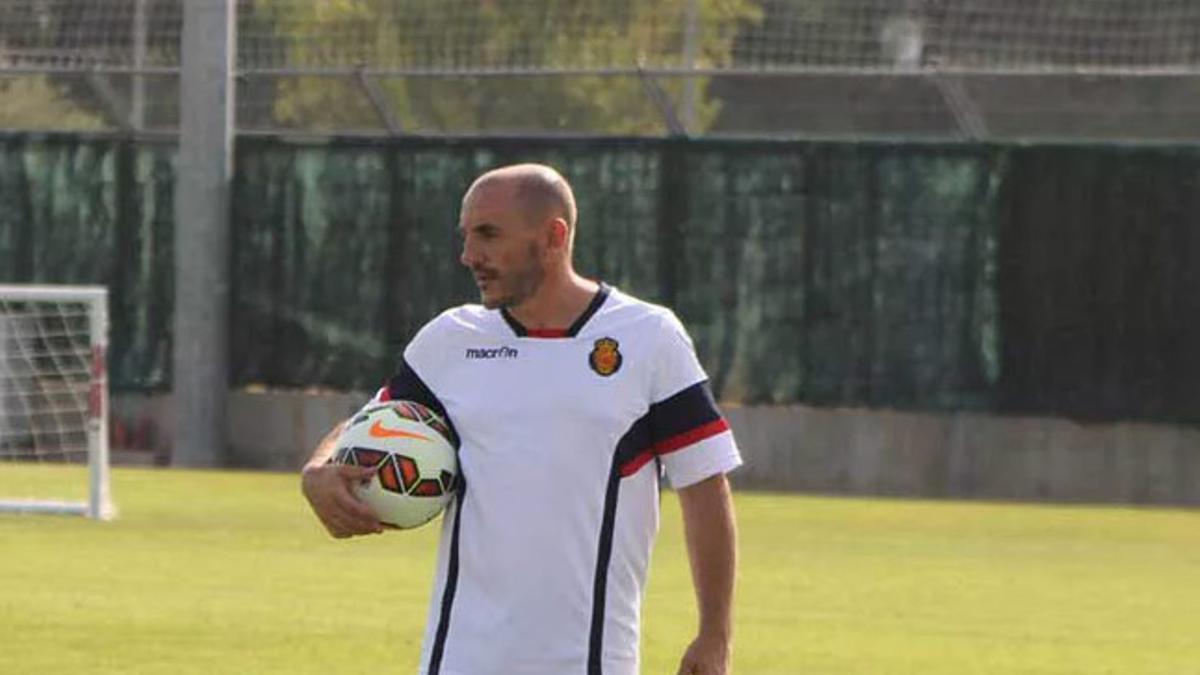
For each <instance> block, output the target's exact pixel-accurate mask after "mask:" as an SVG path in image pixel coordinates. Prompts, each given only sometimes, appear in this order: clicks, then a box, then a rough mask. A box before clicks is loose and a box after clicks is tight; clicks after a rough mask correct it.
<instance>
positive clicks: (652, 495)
mask: <svg viewBox="0 0 1200 675" xmlns="http://www.w3.org/2000/svg"><path fill="white" fill-rule="evenodd" d="M575 220H576V207H575V199H574V196H573V195H572V193H571V188H570V186H569V185H568V184H567V182H566V180H564V179H563V178H562V176H560V175H559V174H558V173H557V172H556V171H554V170H553V169H551V168H549V167H546V166H541V165H531V164H522V165H515V166H508V167H504V168H501V169H497V170H494V171H491V172H488V173H486V174H484V175H483V176H481V177H479V179H477V180H476V181H475V183H474V184H473V185H472V186H471V188H470V189H469V190H468V191H467V194H466V196H465V197H464V198H463V205H462V213H461V217H460V223H459V229H460V230H461V234H462V236H463V250H462V257H461V262H462V264H463V265H465V266H466V267H468V268H470V270H471V273H472V274H473V275H474V277H475V282H476V284H477V285H478V286H479V292H480V296H481V299H482V307H481V306H479V305H466V306H463V307H458V308H454V309H451V310H448V311H447V312H445V313H443V314H442V315H441V316H439V317H437V318H435V319H434V320H433V321H431V322H429V323H428V324H426V325H425V327H423V328H422V329H421V330H420V331H419V332H418V334H417V335H416V337H414V338H413V340H412V342H410V343H409V345H408V346H407V347H406V349H405V350H404V356H403V359H402V360H401V363H400V366H399V368H398V372H397V373H396V375H394V376H393V377H392V378H391V379H390V380H389V381H388V384H387V386H385V387H384V388H383V389H381V390H380V392H379V393H378V394H377V395H376V397H375V399H374V401H386V400H400V399H407V400H416V401H419V402H421V403H424V404H425V405H427V406H429V407H431V408H433V409H434V410H437V411H438V412H440V413H441V414H442V415H443V416H444V417H446V418H447V419H448V420H449V422H450V424H451V425H452V426H453V428H454V431H455V433H456V435H457V437H458V439H459V464H460V471H461V474H462V478H463V481H462V485H461V487H460V490H459V493H458V495H457V497H456V500H455V502H454V503H452V505H451V506H450V508H448V509H447V511H446V514H445V516H444V518H443V524H442V538H441V545H440V549H439V552H438V566H437V573H436V579H435V586H434V594H433V599H432V602H431V607H430V610H429V623H428V626H427V628H426V634H425V641H424V647H423V650H422V656H421V672H422V673H424V674H426V675H568V674H576V673H578V674H580V675H583V674H585V673H586V675H600V674H603V675H634V674H635V673H637V672H638V669H639V656H638V643H639V624H640V603H641V596H642V589H643V586H644V583H645V579H646V571H647V567H648V564H649V557H650V550H651V547H652V543H653V538H654V535H655V533H656V532H657V529H658V487H659V480H660V476H661V475H662V474H663V473H665V475H666V477H667V479H668V480H670V482H671V483H672V485H673V486H674V487H675V488H676V489H677V490H678V492H679V499H680V503H681V505H682V509H683V517H684V528H685V532H686V537H687V544H688V554H689V559H690V562H691V568H692V578H693V582H694V585H695V590H696V595H697V600H698V605H699V614H700V626H699V631H698V634H697V636H696V638H695V640H694V641H693V642H692V643H691V645H690V646H688V648H687V650H686V652H685V653H684V655H683V658H682V660H681V663H680V667H679V673H684V674H688V675H691V674H697V675H726V674H727V673H729V672H730V650H731V633H732V603H733V584H734V577H735V572H736V533H735V523H734V515H733V506H732V500H731V499H730V495H729V486H728V483H727V481H726V478H725V474H726V472H728V471H730V470H732V469H734V468H736V467H737V466H738V465H739V464H740V463H741V459H740V457H739V454H738V450H737V446H736V445H735V443H734V441H733V437H732V434H731V433H730V432H729V427H728V425H727V424H726V423H725V420H724V419H723V418H722V417H721V415H720V413H719V411H718V410H717V408H716V405H715V403H714V402H713V399H712V395H711V393H710V391H709V388H708V383H707V379H706V377H705V375H704V372H703V370H702V369H701V367H700V364H699V363H698V362H697V360H696V356H695V352H694V350H693V348H692V344H691V340H690V338H689V337H688V336H687V333H686V331H685V330H684V328H683V326H682V325H681V324H680V323H679V320H678V319H676V318H675V315H674V314H672V313H671V312H670V311H669V310H667V309H664V308H662V307H657V306H654V305H651V304H649V303H645V302H642V301H640V300H637V299H635V298H633V297H630V296H628V295H626V294H624V293H622V292H620V291H618V290H617V289H614V288H610V287H608V286H606V285H604V284H601V283H596V282H594V281H590V280H587V279H585V278H583V277H581V276H579V275H578V274H577V273H576V272H575V269H574V266H573V264H572V260H571V258H572V256H571V253H572V246H573V242H574V236H575ZM339 431H340V428H339V429H335V430H334V431H332V432H331V433H330V435H329V436H327V437H326V438H325V440H323V441H322V442H321V444H320V445H319V446H318V448H317V450H316V451H315V452H314V454H313V458H312V460H311V461H310V462H309V463H308V465H307V466H306V467H305V469H304V473H303V480H302V483H303V489H304V494H305V496H306V497H307V498H308V500H309V502H310V503H311V505H312V507H313V510H314V511H315V513H316V515H317V516H318V518H320V520H321V522H322V523H323V524H324V525H325V527H326V528H327V529H328V530H329V532H330V533H331V534H332V535H333V536H335V537H347V536H351V535H358V534H369V533H377V532H380V531H381V526H380V523H379V522H378V520H376V518H375V517H374V516H373V515H372V513H371V512H370V511H369V510H368V509H367V508H366V507H365V506H364V505H363V504H361V503H360V502H358V501H357V500H356V499H355V498H354V496H353V493H352V491H351V489H352V487H353V485H354V484H355V483H356V482H358V481H362V480H365V479H367V478H368V477H369V476H370V475H371V469H364V468H361V467H350V466H334V465H330V464H328V463H327V459H328V457H329V456H330V454H331V453H332V452H333V450H334V447H333V444H334V442H335V440H336V437H337V434H338V432H339Z"/></svg>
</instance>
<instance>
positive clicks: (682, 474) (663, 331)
mask: <svg viewBox="0 0 1200 675" xmlns="http://www.w3.org/2000/svg"><path fill="white" fill-rule="evenodd" d="M651 400H652V401H653V403H652V404H651V406H650V411H649V413H648V422H649V435H650V437H651V445H650V450H651V453H652V454H653V456H655V457H657V458H658V459H659V460H660V461H661V462H662V464H663V467H664V469H665V471H666V476H667V480H668V481H669V482H670V483H671V486H672V487H674V488H676V489H679V488H683V487H687V486H688V485H692V484H694V483H698V482H700V481H702V480H704V479H706V478H709V477H712V476H715V475H717V474H723V473H728V472H729V471H732V470H733V469H736V468H737V467H738V466H741V464H742V459H741V454H740V452H739V451H738V447H737V443H736V441H735V440H734V438H733V433H732V432H731V431H730V429H729V423H728V422H726V420H725V418H724V416H723V415H722V414H721V411H720V409H719V408H718V407H717V404H716V401H715V400H714V399H713V395H712V389H711V387H710V386H709V382H708V375H707V374H706V373H705V372H704V368H703V366H701V365H700V361H699V359H697V358H696V350H695V347H694V346H693V344H692V339H691V337H690V336H689V335H688V333H687V330H686V329H685V328H684V327H683V324H682V323H680V321H679V319H678V318H677V317H676V316H675V315H674V314H673V313H671V312H669V311H668V312H665V313H664V315H663V317H662V326H661V328H660V330H659V340H658V347H657V353H656V359H655V370H654V375H653V380H652V382H651Z"/></svg>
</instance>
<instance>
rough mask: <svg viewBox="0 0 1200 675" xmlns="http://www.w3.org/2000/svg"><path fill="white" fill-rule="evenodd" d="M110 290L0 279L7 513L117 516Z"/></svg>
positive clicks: (2, 493) (0, 447) (2, 484)
mask: <svg viewBox="0 0 1200 675" xmlns="http://www.w3.org/2000/svg"><path fill="white" fill-rule="evenodd" d="M107 346H108V292H107V290H106V289H104V288H102V287H91V286H24V285H16V286H5V285H0V511H9V512H12V511H17V512H22V513H58V514H78V515H84V516H88V517H90V518H100V519H108V518H111V517H113V515H115V509H114V507H113V503H112V499H111V494H110V491H109V457H108V384H107V381H108V378H107V368H106V365H105V363H106V356H105V352H106V348H107Z"/></svg>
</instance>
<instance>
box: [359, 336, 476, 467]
mask: <svg viewBox="0 0 1200 675" xmlns="http://www.w3.org/2000/svg"><path fill="white" fill-rule="evenodd" d="M444 318H445V315H443V316H440V317H438V318H436V319H434V320H433V321H430V322H429V323H427V324H425V326H424V327H422V328H421V330H419V331H417V334H416V335H415V336H414V337H413V339H412V340H411V341H409V343H408V345H407V346H405V348H404V353H403V354H402V355H401V356H400V362H399V363H397V364H396V370H395V372H394V373H393V374H392V376H391V377H389V378H388V379H387V382H385V383H384V385H383V386H382V387H380V388H379V390H378V391H377V392H375V396H373V397H372V398H371V400H370V401H368V402H367V404H366V406H364V408H366V407H369V406H372V405H376V404H379V403H386V402H387V401H414V402H416V403H420V404H421V405H423V406H425V407H427V408H429V409H430V410H433V411H434V412H435V413H437V414H438V416H439V417H441V418H442V419H443V420H444V421H445V422H446V424H447V425H448V426H449V427H450V432H451V442H452V443H453V444H454V446H455V447H458V432H457V431H456V430H455V429H454V422H453V421H452V420H451V419H450V416H449V415H447V414H446V406H445V405H443V404H442V401H441V400H440V399H439V398H438V396H437V394H436V393H434V391H433V390H432V389H430V387H429V385H427V384H426V382H425V380H424V379H422V377H421V375H420V372H422V371H426V370H428V369H432V368H436V367H437V363H436V359H437V358H438V355H439V354H440V351H439V350H437V349H436V348H435V347H434V345H436V344H437V338H436V337H435V336H436V334H437V333H438V330H439V323H440V322H441V321H443V320H444Z"/></svg>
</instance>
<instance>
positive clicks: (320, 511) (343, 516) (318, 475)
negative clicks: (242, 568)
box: [300, 422, 383, 539]
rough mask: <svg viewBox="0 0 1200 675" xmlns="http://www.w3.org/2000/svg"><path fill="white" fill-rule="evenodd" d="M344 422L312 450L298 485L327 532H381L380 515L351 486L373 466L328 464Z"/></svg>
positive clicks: (339, 535)
mask: <svg viewBox="0 0 1200 675" xmlns="http://www.w3.org/2000/svg"><path fill="white" fill-rule="evenodd" d="M345 426H346V423H345V422H343V423H341V424H339V425H337V426H335V427H334V428H333V430H332V431H330V432H329V433H328V434H326V435H325V438H323V439H321V442H320V443H318V444H317V449H316V450H314V451H313V454H312V458H311V459H309V460H308V463H306V464H305V465H304V469H303V471H302V472H301V478H300V489H301V491H302V492H304V496H305V498H307V499H308V503H309V505H310V506H312V510H313V513H315V514H317V518H319V519H320V521H321V524H322V525H324V526H325V529H326V530H329V534H331V535H333V536H334V537H337V538H339V539H341V538H344V537H350V536H353V535H356V534H378V533H380V532H383V526H382V525H381V524H380V523H379V518H377V517H376V516H375V513H374V512H372V511H371V509H370V508H368V507H367V505H366V504H364V503H362V502H361V501H359V499H358V498H357V497H355V496H354V486H355V485H358V484H359V483H362V482H363V481H365V480H369V479H370V478H371V474H372V473H374V472H375V469H374V468H372V467H363V466H349V465H338V464H330V463H329V458H330V457H331V456H332V455H333V452H334V450H335V446H336V443H337V439H338V436H339V435H341V433H342V429H343V428H345Z"/></svg>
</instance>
